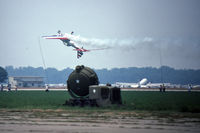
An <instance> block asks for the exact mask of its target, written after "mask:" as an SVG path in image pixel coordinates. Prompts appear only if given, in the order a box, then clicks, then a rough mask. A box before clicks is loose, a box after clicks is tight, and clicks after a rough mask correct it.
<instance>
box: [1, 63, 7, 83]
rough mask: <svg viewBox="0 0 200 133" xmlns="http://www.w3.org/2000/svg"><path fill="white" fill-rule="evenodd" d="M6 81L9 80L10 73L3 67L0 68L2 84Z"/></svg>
mask: <svg viewBox="0 0 200 133" xmlns="http://www.w3.org/2000/svg"><path fill="white" fill-rule="evenodd" d="M6 79H8V73H7V71H6V70H5V69H4V68H3V67H0V83H2V82H4V81H5V80H6Z"/></svg>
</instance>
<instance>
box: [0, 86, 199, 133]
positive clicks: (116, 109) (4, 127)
mask: <svg viewBox="0 0 200 133" xmlns="http://www.w3.org/2000/svg"><path fill="white" fill-rule="evenodd" d="M121 95H122V100H123V105H121V106H117V105H115V106H111V107H71V106H63V103H64V102H65V100H66V99H68V98H70V95H69V94H68V92H67V90H66V89H65V88H50V91H49V92H45V89H44V88H37V89H36V88H19V89H18V91H15V90H14V89H13V90H12V91H10V92H7V91H6V90H5V91H4V92H0V131H1V133H10V132H16V133H25V132H35V133H41V132H52V133H55V132H56V133H57V132H58V133H63V132H67V133H105V132H116V133H121V132H124V133H132V132H138V133H147V132H148V133H169V132H170V133H177V132H183V133H184V132H185V133H186V132H187V133H188V132H189V133H198V132H200V104H199V101H200V92H199V90H192V92H187V89H179V90H177V91H176V90H175V89H172V90H170V89H167V90H166V92H159V89H158V88H157V89H153V90H149V89H148V90H146V89H143V90H142V89H141V88H137V89H128V88H126V89H125V88H124V89H122V92H121Z"/></svg>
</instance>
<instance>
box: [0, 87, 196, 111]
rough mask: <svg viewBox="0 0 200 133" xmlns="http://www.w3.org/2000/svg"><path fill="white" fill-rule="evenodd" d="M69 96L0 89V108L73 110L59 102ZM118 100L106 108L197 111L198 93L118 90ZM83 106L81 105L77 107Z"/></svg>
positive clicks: (63, 93)
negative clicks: (120, 103) (120, 102)
mask: <svg viewBox="0 0 200 133" xmlns="http://www.w3.org/2000/svg"><path fill="white" fill-rule="evenodd" d="M69 98H70V96H69V94H68V92H66V91H50V92H44V91H18V92H14V91H13V92H0V109H64V110H65V109H72V110H73V109H77V107H75V108H74V107H66V106H63V105H62V104H63V103H65V101H66V99H69ZM122 100H123V105H122V106H120V107H118V106H112V107H108V108H106V109H108V110H122V111H123V110H125V111H129V110H143V111H175V112H198V113H199V112H200V93H199V92H190V93H188V92H165V93H160V92H122ZM79 109H80V108H79ZM84 109H85V108H81V110H84ZM87 109H88V107H87ZM93 109H94V110H95V108H93ZM99 109H105V108H98V110H99Z"/></svg>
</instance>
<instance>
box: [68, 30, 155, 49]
mask: <svg viewBox="0 0 200 133" xmlns="http://www.w3.org/2000/svg"><path fill="white" fill-rule="evenodd" d="M65 36H66V37H67V38H69V39H70V40H71V41H73V42H75V43H77V44H82V45H84V46H90V47H96V48H114V47H118V48H131V49H134V48H135V47H136V46H137V45H139V44H145V43H152V42H153V39H152V38H151V37H145V38H140V39H138V38H130V39H98V38H85V37H80V36H75V35H71V34H67V33H66V34H65Z"/></svg>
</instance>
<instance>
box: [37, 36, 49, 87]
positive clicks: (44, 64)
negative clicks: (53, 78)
mask: <svg viewBox="0 0 200 133" xmlns="http://www.w3.org/2000/svg"><path fill="white" fill-rule="evenodd" d="M38 44H39V47H40V55H41V57H42V63H43V67H44V74H45V76H46V82H47V83H48V74H47V71H46V63H45V59H44V54H43V51H42V46H41V43H40V37H39V38H38Z"/></svg>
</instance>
